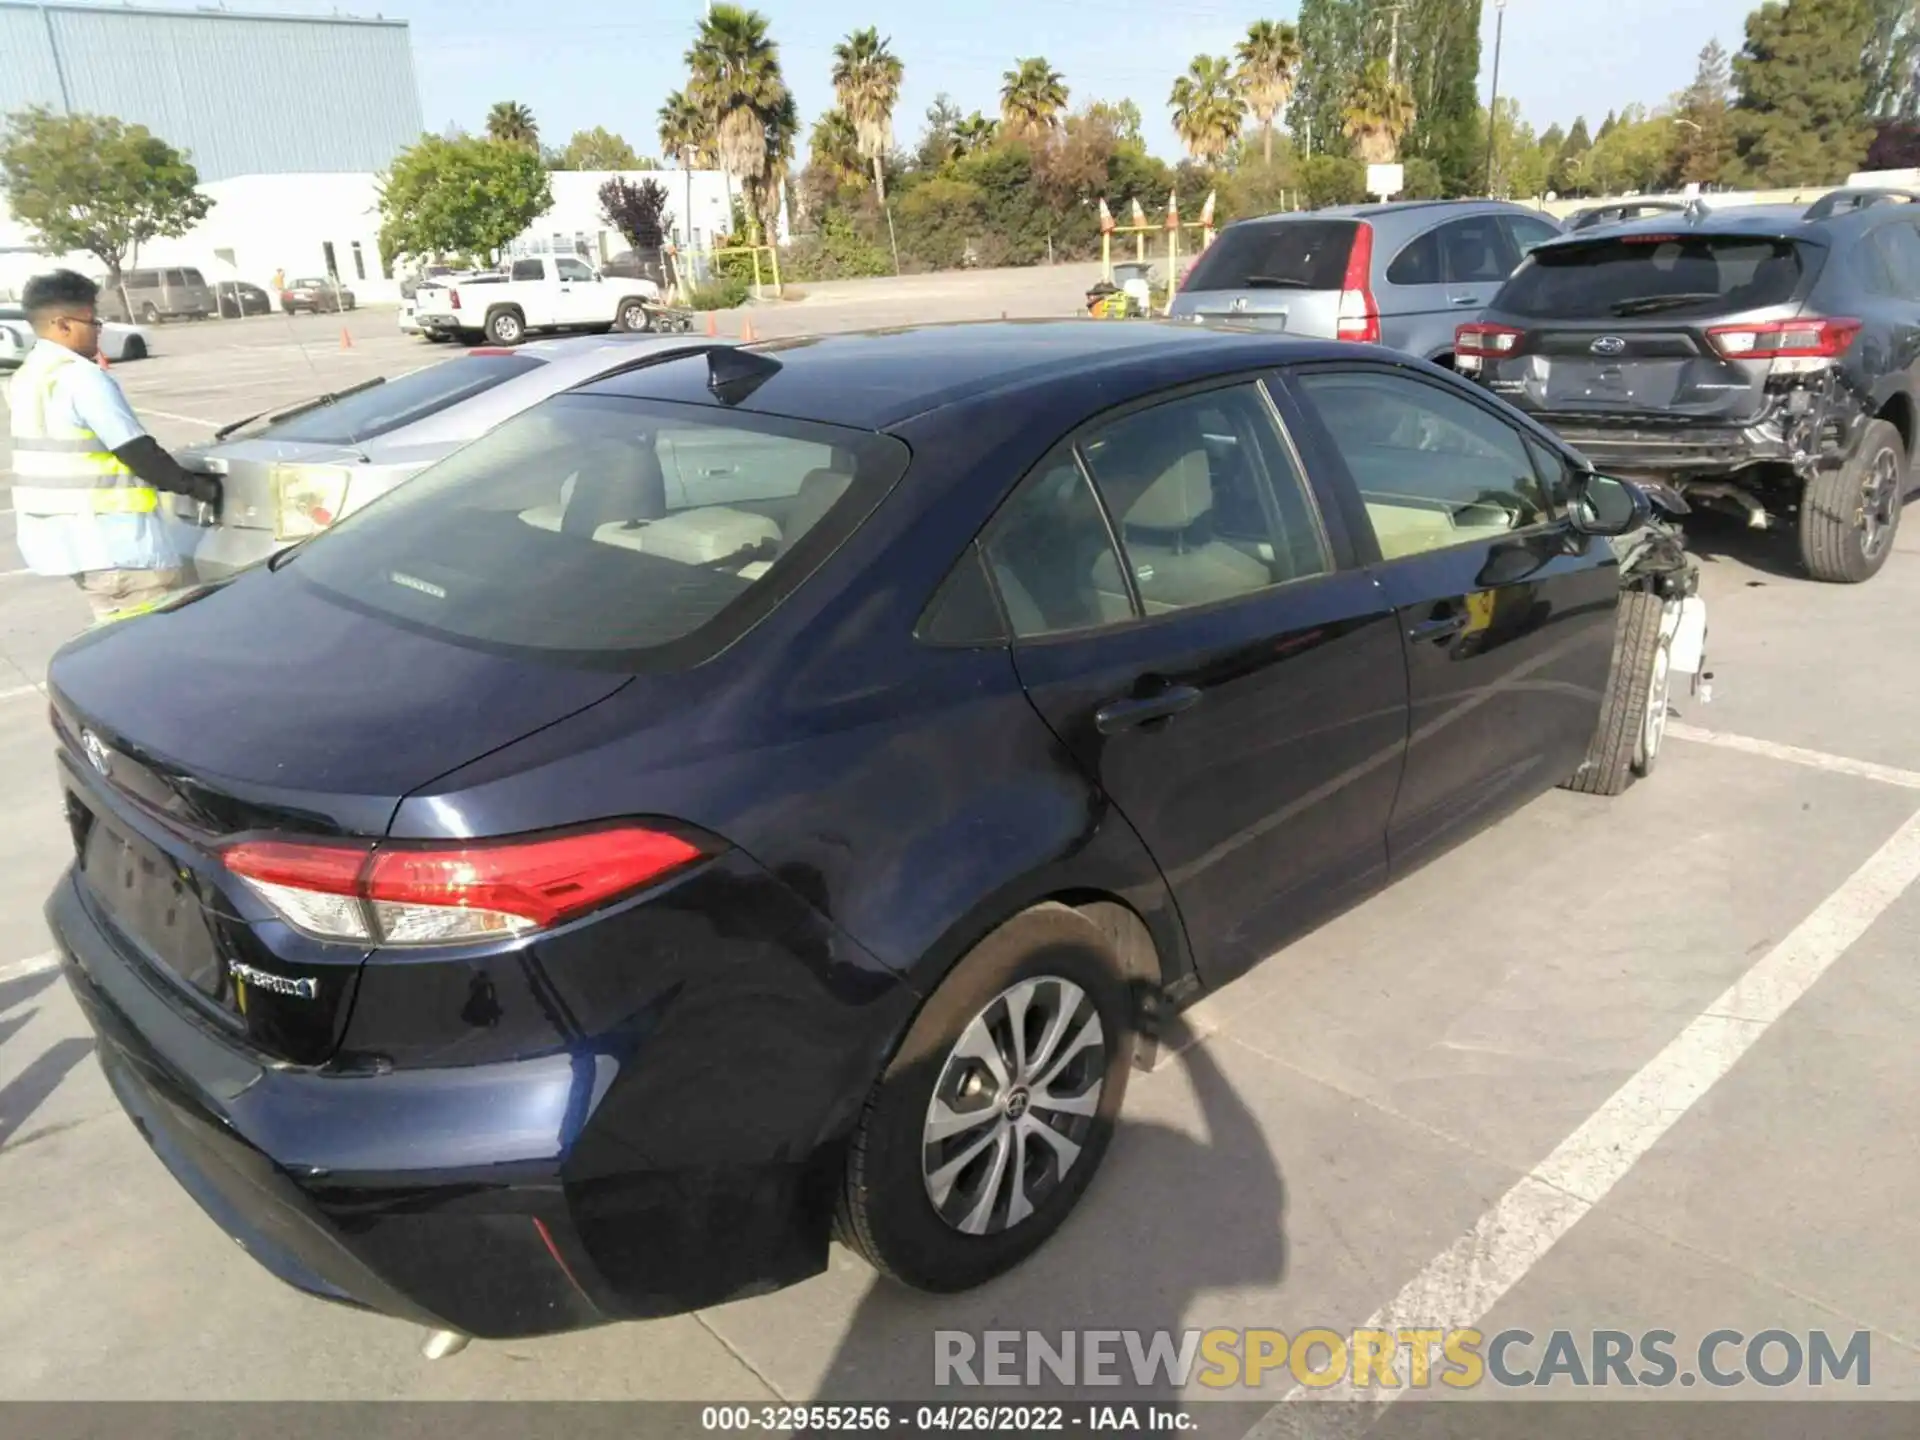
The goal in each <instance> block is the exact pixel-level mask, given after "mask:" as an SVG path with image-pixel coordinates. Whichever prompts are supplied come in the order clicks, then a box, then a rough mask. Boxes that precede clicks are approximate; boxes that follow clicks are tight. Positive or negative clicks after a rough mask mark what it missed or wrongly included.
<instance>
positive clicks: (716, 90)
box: [687, 3, 797, 199]
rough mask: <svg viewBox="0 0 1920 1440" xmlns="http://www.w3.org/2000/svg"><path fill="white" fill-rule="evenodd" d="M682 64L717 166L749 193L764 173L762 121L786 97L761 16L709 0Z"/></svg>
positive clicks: (755, 189)
mask: <svg viewBox="0 0 1920 1440" xmlns="http://www.w3.org/2000/svg"><path fill="white" fill-rule="evenodd" d="M687 68H688V69H689V70H690V71H691V72H692V78H691V80H690V81H689V82H688V85H687V94H688V96H689V98H691V99H692V101H693V102H694V104H695V105H697V106H699V107H700V109H701V111H702V112H703V113H704V114H705V115H706V116H707V119H708V123H709V126H710V130H711V133H712V135H713V137H714V149H715V151H716V153H717V154H718V157H719V160H720V168H721V169H722V170H723V171H725V172H726V173H727V174H728V175H731V176H734V177H737V178H738V179H739V181H740V183H741V187H742V188H743V189H744V190H745V191H747V193H748V196H749V198H750V199H751V198H752V197H753V196H754V195H755V194H757V193H758V191H759V189H760V182H761V180H762V179H763V178H764V177H765V176H766V173H767V150H768V145H767V139H768V129H769V125H768V122H769V120H770V118H772V117H774V116H775V115H776V114H777V112H779V111H780V110H781V107H782V106H783V105H784V104H786V103H788V102H789V101H790V98H791V97H789V96H788V94H787V84H786V81H785V79H784V78H782V76H781V74H780V47H779V46H778V45H776V44H775V43H774V42H773V40H772V39H771V38H770V37H769V36H768V34H767V17H766V16H764V15H762V14H761V13H760V12H759V11H757V10H747V9H743V8H742V7H740V6H738V5H729V4H724V3H723V4H718V5H715V6H714V7H713V8H712V9H711V10H709V11H708V12H707V14H706V16H705V18H703V19H702V20H701V22H700V28H699V30H698V31H697V32H696V34H695V37H694V42H693V48H692V49H690V50H688V51H687ZM796 128H797V125H796ZM788 143H789V146H790V145H791V137H790V136H789V139H788Z"/></svg>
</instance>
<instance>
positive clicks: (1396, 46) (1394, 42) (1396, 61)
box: [1387, 5, 1401, 81]
mask: <svg viewBox="0 0 1920 1440" xmlns="http://www.w3.org/2000/svg"><path fill="white" fill-rule="evenodd" d="M1400 9H1401V7H1400V6H1398V5H1395V6H1394V7H1393V8H1392V9H1391V10H1389V11H1387V78H1388V79H1389V80H1394V81H1398V80H1399V78H1400Z"/></svg>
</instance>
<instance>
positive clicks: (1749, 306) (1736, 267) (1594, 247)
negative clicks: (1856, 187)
mask: <svg viewBox="0 0 1920 1440" xmlns="http://www.w3.org/2000/svg"><path fill="white" fill-rule="evenodd" d="M1803 271H1804V260H1803V256H1802V253H1801V249H1800V247H1799V246H1797V245H1795V244H1794V243H1793V242H1792V241H1789V240H1769V239H1766V238H1764V237H1759V236H1753V235H1685V236H1667V235H1634V236H1618V237H1614V238H1609V239H1603V240H1589V241H1585V242H1582V243H1580V244H1574V245H1550V246H1547V247H1545V248H1544V249H1540V250H1536V251H1534V252H1533V254H1532V255H1530V256H1529V257H1528V258H1527V261H1526V263H1525V264H1523V265H1522V266H1521V267H1520V268H1519V269H1518V270H1516V271H1515V272H1514V274H1513V278H1512V279H1511V280H1509V281H1508V282H1507V284H1506V287H1505V288H1504V289H1503V290H1502V291H1501V292H1500V297H1499V299H1497V300H1496V301H1495V302H1494V308H1495V309H1498V310H1503V311H1506V312H1507V313H1508V314H1512V315H1519V316H1525V317H1527V318H1531V319H1539V320H1585V319H1605V318H1608V317H1612V316H1625V315H1636V314H1648V315H1651V314H1667V315H1683V314H1686V313H1688V312H1690V311H1692V312H1702V311H1704V312H1713V311H1736V310H1757V309H1760V308H1762V307H1764V306H1768V305H1780V304H1784V303H1785V302H1786V301H1788V300H1790V299H1792V298H1793V294H1794V291H1795V290H1796V289H1798V288H1799V285H1800V277H1801V275H1802V273H1803Z"/></svg>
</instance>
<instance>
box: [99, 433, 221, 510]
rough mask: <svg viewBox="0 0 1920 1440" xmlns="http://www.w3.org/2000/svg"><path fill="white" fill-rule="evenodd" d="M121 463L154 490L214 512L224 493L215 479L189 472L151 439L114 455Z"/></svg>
mask: <svg viewBox="0 0 1920 1440" xmlns="http://www.w3.org/2000/svg"><path fill="white" fill-rule="evenodd" d="M113 453H114V454H115V455H116V456H118V457H119V459H120V463H121V464H123V465H125V466H126V467H127V468H128V469H129V470H131V471H133V473H134V474H135V475H138V476H139V477H140V478H141V479H142V480H144V481H146V482H147V484H149V485H151V486H153V488H154V489H156V490H165V491H167V492H168V493H169V494H173V495H185V496H188V497H189V498H191V499H194V500H198V501H199V502H200V503H201V504H203V505H211V506H213V507H214V508H215V509H216V510H217V509H218V508H219V506H220V498H221V495H222V494H223V493H224V492H223V491H222V488H221V485H220V477H219V476H218V475H209V474H207V473H206V472H205V471H203V470H188V469H186V468H184V467H183V466H182V465H181V464H180V462H179V461H177V460H175V459H174V458H173V456H171V455H169V454H168V453H167V452H166V451H164V450H162V449H161V448H160V442H159V441H157V440H155V439H154V438H153V437H152V436H151V435H141V436H139V437H137V438H136V439H133V440H130V441H128V442H127V443H126V444H125V445H122V446H121V447H120V448H119V449H118V450H115V451H114V452H113Z"/></svg>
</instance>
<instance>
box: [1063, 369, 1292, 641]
mask: <svg viewBox="0 0 1920 1440" xmlns="http://www.w3.org/2000/svg"><path fill="white" fill-rule="evenodd" d="M1080 452H1081V454H1082V455H1083V456H1084V457H1085V460H1086V464H1087V468H1088V470H1089V471H1090V472H1091V473H1092V475H1093V480H1094V484H1095V485H1096V486H1097V487H1098V488H1099V492H1100V496H1101V498H1102V500H1104V501H1105V503H1106V507H1107V513H1108V514H1109V515H1111V516H1112V517H1113V521H1114V525H1115V528H1116V529H1118V530H1119V532H1120V544H1121V548H1122V549H1123V550H1124V551H1125V554H1126V561H1127V564H1128V567H1129V568H1130V570H1131V572H1132V579H1133V587H1134V589H1135V591H1137V593H1138V594H1139V596H1140V603H1141V605H1142V607H1143V608H1144V609H1145V610H1146V612H1147V614H1149V615H1158V614H1164V613H1166V612H1167V611H1170V610H1180V609H1185V608H1188V607H1190V606H1195V605H1210V604H1213V603H1215V602H1216V601H1221V600H1231V599H1233V598H1235V597H1237V596H1242V595H1251V594H1254V593H1256V592H1258V591H1261V590H1266V589H1268V588H1270V587H1272V586H1274V585H1283V584H1285V583H1287V582H1288V581H1290V580H1300V579H1304V578H1306V577H1308V576H1312V575H1319V574H1323V573H1325V571H1326V570H1327V568H1328V565H1327V556H1326V551H1325V548H1324V546H1323V545H1322V543H1321V537H1320V529H1319V525H1318V521H1317V517H1316V515H1315V512H1314V510H1313V507H1312V502H1311V501H1310V500H1309V498H1308V495H1307V489H1306V486H1305V483H1304V481H1303V480H1302V478H1301V476H1300V475H1299V473H1298V471H1297V470H1296V469H1295V467H1294V466H1293V464H1292V457H1291V456H1290V454H1289V453H1288V451H1287V449H1286V447H1285V445H1284V443H1283V442H1282V441H1281V440H1280V437H1279V434H1278V432H1277V430H1276V429H1275V427H1274V422H1273V419H1272V413H1271V411H1270V410H1269V408H1268V406H1267V403H1266V400H1265V399H1264V397H1263V396H1262V395H1261V393H1260V390H1259V387H1258V386H1257V385H1238V386H1233V387H1231V388H1228V389H1223V390H1209V391H1205V392H1202V393H1200V394H1197V395H1188V396H1184V397H1182V398H1180V399H1178V400H1171V401H1168V402H1167V403H1165V404H1162V405H1155V406H1152V407H1151V408H1148V409H1145V410H1137V411H1135V412H1133V413H1132V414H1130V415H1127V416H1125V417H1124V418H1122V419H1119V420H1116V421H1114V422H1112V423H1111V424H1109V425H1105V426H1102V427H1100V428H1099V429H1097V430H1095V431H1093V432H1092V433H1091V434H1090V435H1088V436H1087V438H1086V439H1085V440H1083V441H1082V442H1081V445H1080ZM1095 583H1096V585H1097V586H1098V587H1099V589H1100V591H1101V592H1102V594H1103V595H1111V596H1112V597H1113V598H1114V599H1115V600H1125V599H1126V598H1127V587H1126V585H1125V583H1124V582H1123V581H1122V580H1121V578H1120V575H1119V573H1118V570H1117V568H1116V567H1114V566H1113V564H1112V561H1111V558H1108V559H1107V560H1104V561H1103V562H1102V567H1101V569H1100V572H1099V573H1098V574H1097V575H1096V580H1095ZM1110 603H1111V602H1110Z"/></svg>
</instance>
